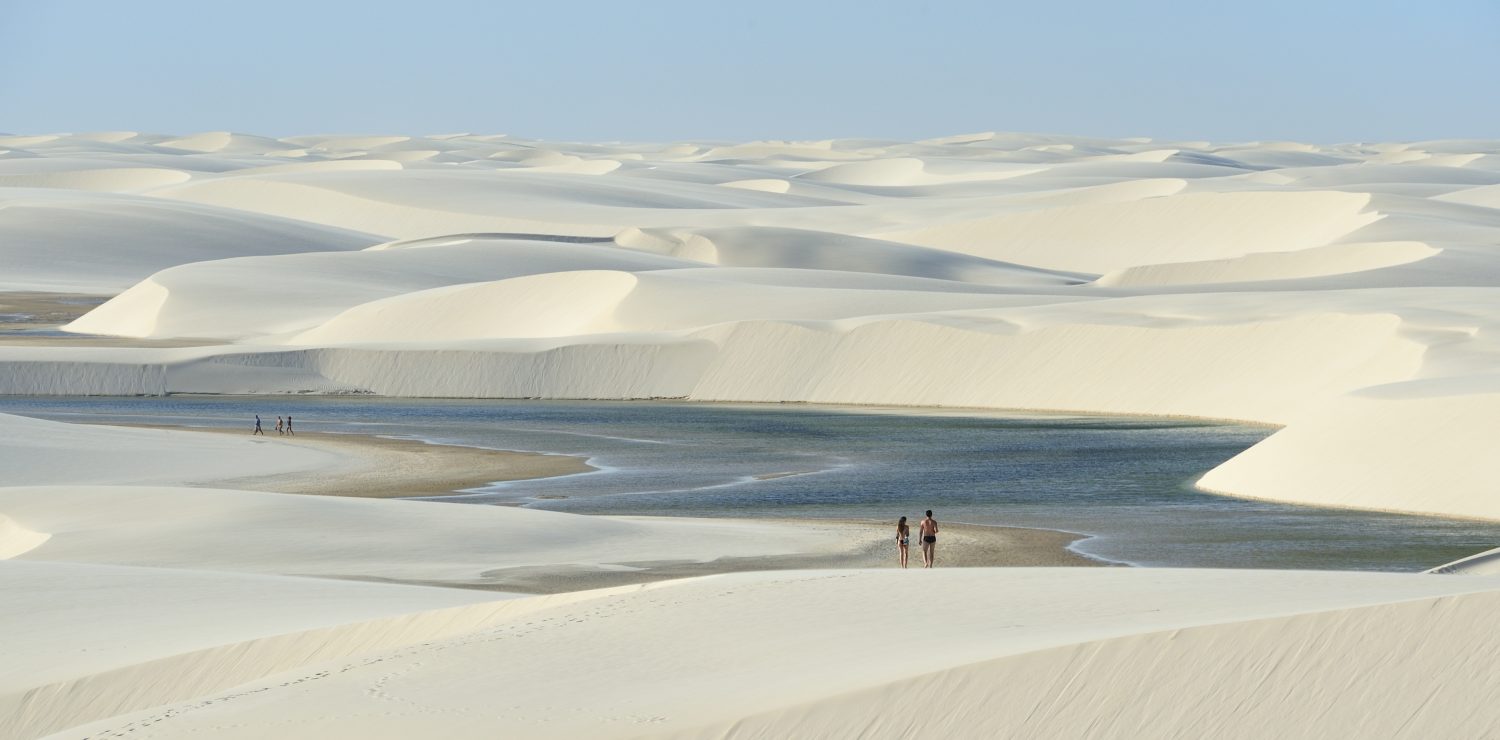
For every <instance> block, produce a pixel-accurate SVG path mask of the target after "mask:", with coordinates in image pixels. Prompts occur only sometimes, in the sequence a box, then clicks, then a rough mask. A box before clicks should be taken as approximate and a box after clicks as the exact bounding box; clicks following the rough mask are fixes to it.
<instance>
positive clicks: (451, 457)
mask: <svg viewBox="0 0 1500 740" xmlns="http://www.w3.org/2000/svg"><path fill="white" fill-rule="evenodd" d="M114 426H134V427H142V428H153V429H172V430H178V431H194V432H208V433H213V434H222V435H238V436H247V435H245V433H244V432H242V431H239V430H230V429H220V428H212V427H207V428H205V427H186V426H178V425H165V424H128V425H114ZM257 439H261V438H257ZM270 439H275V440H277V441H283V442H287V443H289V444H301V445H303V446H307V447H313V448H317V449H323V450H327V451H330V452H334V453H336V454H338V455H340V456H341V457H343V458H345V462H343V463H342V464H340V465H338V466H336V467H333V468H327V469H323V470H318V471H307V472H299V473H281V474H275V475H268V476H255V477H250V478H232V479H224V480H214V481H209V482H207V483H208V484H209V485H212V486H213V487H216V488H240V489H246V490H256V491H265V492H271V493H289V494H294V495H314V496H348V497H356V498H412V499H419V500H421V501H422V502H424V503H437V504H444V503H446V504H449V505H457V502H448V501H444V500H443V499H444V498H446V497H447V496H446V495H445V494H452V493H454V492H456V491H461V490H463V489H472V488H477V487H482V486H486V485H490V484H493V483H496V482H503V481H506V480H524V479H533V478H544V477H554V476H562V475H578V474H582V473H589V472H595V471H597V470H598V468H595V467H594V466H592V465H589V464H588V463H587V462H586V461H585V460H584V459H583V458H579V457H575V456H571V455H560V454H552V453H541V452H520V451H508V450H507V451H502V450H490V449H485V448H480V447H466V446H460V445H443V444H432V443H428V442H424V441H420V440H413V439H392V438H389V437H378V436H374V435H367V434H349V433H330V432H303V433H299V434H298V435H296V437H272V438H270ZM455 470H459V471H465V473H462V474H455V473H453V471H455ZM439 489H441V490H439ZM469 505H473V504H469ZM570 516H593V515H586V514H573V515H570ZM605 518H619V519H627V520H628V519H639V520H650V521H657V522H672V521H674V520H675V521H693V520H700V521H713V522H722V523H725V524H735V523H747V524H749V523H753V524H758V525H767V524H769V525H772V526H786V527H793V528H798V529H810V530H814V531H815V532H816V533H817V534H818V536H819V537H820V538H824V539H826V541H827V542H828V543H829V546H828V547H827V548H824V549H820V550H817V551H807V552H798V553H787V554H779V555H763V556H753V557H721V558H716V559H713V560H708V561H701V562H700V561H628V560H626V561H621V562H619V563H618V565H620V566H623V567H622V568H621V569H618V570H616V569H608V570H601V569H596V568H583V567H578V566H575V565H571V564H558V565H536V566H526V567H512V568H497V569H495V570H493V571H489V572H487V573H485V574H484V578H483V580H482V581H477V582H471V583H456V582H427V581H406V580H401V581H399V582H400V583H408V584H411V585H430V586H444V587H448V588H472V589H480V590H491V591H506V592H515V593H529V594H553V593H565V592H571V591H583V590H589V589H595V588H606V587H612V586H625V585H632V584H640V583H649V582H656V581H665V580H674V579H679V578H692V577H697V576H706V575H716V574H722V573H740V572H748V571H771V570H806V569H817V568H833V569H863V568H895V567H896V565H897V562H898V558H897V550H896V547H895V546H894V544H893V541H892V540H893V539H894V536H893V534H892V532H893V531H894V530H893V526H894V525H893V523H890V522H879V521H873V520H867V519H782V518H756V517H674V516H624V517H605ZM1088 537H1089V536H1088V535H1082V534H1077V533H1073V532H1063V531H1060V530H1049V529H1035V528H1025V527H1004V526H990V525H979V524H960V523H951V524H944V525H943V530H942V536H941V539H940V540H939V546H938V551H937V556H938V557H937V566H936V567H938V568H955V567H956V568H971V567H1119V565H1118V564H1114V563H1109V562H1104V561H1101V560H1098V559H1095V558H1091V557H1089V556H1087V555H1084V554H1082V553H1080V552H1077V551H1076V550H1073V549H1072V545H1073V544H1075V543H1077V542H1080V541H1082V540H1085V539H1088ZM909 563H910V567H911V568H913V569H920V568H921V564H922V553H921V547H920V546H917V545H916V544H915V543H914V544H913V546H912V547H911V550H910V556H909Z"/></svg>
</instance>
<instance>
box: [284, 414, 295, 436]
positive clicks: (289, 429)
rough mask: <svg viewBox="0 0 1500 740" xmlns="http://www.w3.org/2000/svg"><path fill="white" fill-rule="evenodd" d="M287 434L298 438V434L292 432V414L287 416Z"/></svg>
mask: <svg viewBox="0 0 1500 740" xmlns="http://www.w3.org/2000/svg"><path fill="white" fill-rule="evenodd" d="M286 433H287V434H290V435H292V436H293V437H295V436H297V433H296V432H293V431H292V415H291V414H287V415H286Z"/></svg>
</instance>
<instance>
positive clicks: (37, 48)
mask: <svg viewBox="0 0 1500 740" xmlns="http://www.w3.org/2000/svg"><path fill="white" fill-rule="evenodd" d="M122 129H123V130H145V131H155V132H162V133H188V132H193V131H207V130H224V129H229V130H234V131H243V132H249V133H260V134H267V135H274V136H285V135H290V134H296V133H331V132H338V133H399V134H424V133H452V132H475V133H509V134H514V135H518V136H526V137H535V138H543V139H576V140H618V139H624V140H652V141H659V140H675V139H738V140H743V139H758V138H826V137H877V138H895V139H914V138H925V137H931V136H941V135H946V134H954V133H963V132H971V131H987V130H1004V131H1032V132H1044V133H1073V134H1087V135H1101V136H1152V137H1157V138H1205V139H1212V140H1220V141H1228V140H1246V139H1271V138H1287V139H1300V140H1306V141H1314V142H1325V143H1327V142H1340V141H1361V140H1364V141H1368V140H1396V139H1425V138H1456V137H1489V138H1500V0H1428V1H1427V2H1416V1H1412V2H1391V1H1387V0H1367V1H1364V2H1352V1H1347V2H1346V1H1344V0H1330V1H1327V2H1318V1H1317V0H1302V1H1301V2H1284V1H1282V0H1242V1H1240V2H1231V1H1229V0H1200V2H1149V1H1148V2H1126V1H1124V0H1121V1H1119V2H1077V1H1072V0H1052V1H1048V0H1036V1H1035V2H1016V3H1006V2H947V3H944V2H933V3H921V2H918V1H917V0H911V1H910V2H877V1H875V0H870V1H868V2H843V1H842V0H829V1H826V2H820V1H819V0H801V1H800V2H783V1H781V0H755V1H749V0H742V1H741V2H736V3H716V2H708V1H707V0H704V1H703V2H694V3H686V2H650V1H649V0H633V1H622V2H599V3H592V2H590V3H583V2H570V1H568V0H551V1H550V2H549V1H548V0H535V1H534V2H527V3H506V2H463V1H458V0H427V1H426V2H403V3H377V2H366V3H353V2H350V3H328V2H319V1H318V0H305V1H303V2H282V1H280V0H264V1H259V2H235V3H229V2H218V1H217V0H195V1H193V2H165V1H152V0H141V1H138V2H120V1H119V0H101V1H99V2H76V1H73V0H48V1H46V2H31V1H29V0H0V131H8V132H12V133H41V132H63V131H73V132H76V131H97V130H122Z"/></svg>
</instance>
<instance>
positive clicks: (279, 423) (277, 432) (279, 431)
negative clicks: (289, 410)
mask: <svg viewBox="0 0 1500 740" xmlns="http://www.w3.org/2000/svg"><path fill="white" fill-rule="evenodd" d="M276 434H277V435H278V436H279V435H282V434H286V432H283V431H281V417H280V416H278V417H276Z"/></svg>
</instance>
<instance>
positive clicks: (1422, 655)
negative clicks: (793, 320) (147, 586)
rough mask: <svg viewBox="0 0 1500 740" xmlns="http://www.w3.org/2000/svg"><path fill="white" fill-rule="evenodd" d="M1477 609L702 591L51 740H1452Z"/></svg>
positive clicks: (439, 643) (1327, 596) (444, 641)
mask: <svg viewBox="0 0 1500 740" xmlns="http://www.w3.org/2000/svg"><path fill="white" fill-rule="evenodd" d="M1495 587H1496V583H1495V581H1494V580H1493V579H1490V578H1483V577H1472V578H1442V577H1434V576H1421V575H1378V574H1358V573H1316V572H1269V571H1258V572H1255V571H1251V572H1235V571H1191V570H1184V571H1149V570H1130V569H1100V570H1090V569H1073V570H1053V569H1010V570H988V569H972V570H953V571H938V572H932V573H929V572H921V571H908V572H899V571H883V572H872V571H821V572H818V571H813V572H798V573H783V574H764V573H747V574H736V575H726V576H714V577H709V578H701V579H692V580H687V581H674V582H667V583H660V584H652V585H648V586H644V587H634V588H624V589H615V590H611V591H605V592H591V593H582V594H577V595H575V596H572V597H569V598H564V599H557V600H555V601H552V602H550V603H548V602H543V603H534V604H531V605H529V606H528V608H525V609H524V610H522V609H518V610H517V613H515V614H514V615H513V616H509V617H508V618H507V616H506V615H505V614H504V612H503V611H502V612H501V613H500V614H499V615H497V616H498V617H499V618H498V619H493V620H491V621H490V623H488V624H485V625H483V626H477V628H476V629H474V630H473V631H470V632H468V633H466V634H462V635H457V636H444V637H438V638H434V639H432V640H428V641H425V642H423V643H421V644H413V645H409V646H405V647H395V648H393V649H387V650H384V651H378V652H375V653H373V654H365V655H360V656H354V657H350V658H337V657H334V658H332V659H325V660H323V661H319V662H310V663H309V664H308V665H306V666H305V667H300V668H297V669H296V670H290V671H287V672H284V673H280V674H277V675H274V676H269V677H267V678H265V679H262V680H256V681H251V682H248V683H246V684H244V685H242V686H239V687H237V688H234V689H230V690H227V691H222V692H219V693H212V694H209V695H207V696H204V697H203V698H200V699H196V700H193V701H189V702H184V703H180V704H174V705H170V706H167V707H161V708H156V709H149V710H145V711H141V712H136V713H133V714H128V715H124V716H119V717H113V718H110V719H108V720H105V721H101V722H97V723H94V724H90V725H85V726H83V727H78V728H75V729H72V730H69V731H67V732H65V733H62V734H59V735H57V736H56V737H59V738H75V737H84V736H90V735H92V734H97V733H104V732H111V731H112V732H127V731H130V730H135V731H137V732H142V731H145V732H148V733H149V735H150V736H152V737H162V738H173V737H187V736H201V735H203V734H210V735H213V736H216V737H225V738H251V737H264V736H265V735H266V734H267V733H274V734H277V735H279V736H281V737H287V738H312V737H327V736H332V735H339V736H358V737H369V738H398V737H410V736H412V735H415V734H423V733H427V732H431V731H433V728H434V727H436V726H439V725H440V726H441V727H442V732H443V734H444V735H445V736H447V737H454V738H468V737H473V738H479V737H494V736H497V735H511V734H525V735H526V736H528V737H542V738H547V737H559V738H561V737H584V736H587V737H598V738H614V737H620V738H625V737H674V738H687V737H704V738H716V737H767V738H770V737H788V736H799V737H813V736H843V735H848V734H850V733H851V732H854V733H857V734H859V735H861V736H864V737H875V738H909V737H919V736H921V737H925V736H930V735H931V734H933V733H934V732H938V731H942V732H944V733H945V734H949V735H952V736H961V737H981V736H989V737H993V736H1021V735H1024V736H1028V737H1078V736H1080V735H1101V736H1122V737H1124V736H1137V735H1142V734H1146V735H1150V736H1153V737H1167V738H1178V737H1181V738H1189V737H1207V736H1224V737H1261V736H1264V734H1265V733H1266V732H1268V731H1270V732H1273V733H1276V734H1286V735H1289V736H1298V737H1312V736H1319V737H1371V736H1381V737H1390V736H1410V737H1433V736H1455V735H1463V736H1473V735H1476V734H1483V733H1484V732H1485V731H1486V728H1488V727H1490V726H1491V724H1492V723H1493V722H1495V721H1497V720H1500V716H1497V712H1500V709H1497V708H1496V707H1495V706H1494V705H1493V703H1492V702H1488V701H1486V700H1485V697H1486V696H1488V695H1489V693H1490V692H1493V691H1494V690H1495V688H1496V681H1497V679H1495V678H1494V677H1493V676H1492V675H1491V674H1492V671H1490V670H1489V668H1488V666H1489V665H1490V663H1491V662H1492V661H1493V660H1494V659H1495V658H1496V657H1500V641H1497V640H1495V639H1492V638H1488V637H1484V636H1483V635H1485V634H1486V633H1488V630H1487V629H1485V627H1484V625H1485V624H1487V622H1488V618H1489V617H1488V615H1489V614H1490V613H1492V610H1493V609H1494V608H1495V606H1496V600H1497V599H1500V596H1496V595H1495V594H1494V593H1493V591H1492V589H1494V588H1495ZM527 601H530V600H527ZM522 605H523V604H517V605H516V606H518V607H520V606H522ZM939 605H940V608H939ZM938 614H941V617H940V618H939V617H937V615H938ZM1435 624H1441V625H1442V626H1440V627H1435V626H1434V625H1435ZM708 625H711V626H712V627H711V628H707V626H708ZM253 644H254V643H252V645H253ZM1372 645H1379V646H1381V647H1380V648H1379V649H1371V646H1372ZM1207 656H1213V657H1212V658H1208V657H1207ZM580 666H587V669H586V670H580V669H579V667H580ZM1434 675H1438V676H1444V677H1446V678H1445V679H1443V680H1442V681H1441V683H1430V684H1424V683H1423V682H1422V681H1421V680H1420V679H1416V678H1415V677H1417V676H1434ZM705 697H712V700H711V701H706V700H705Z"/></svg>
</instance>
